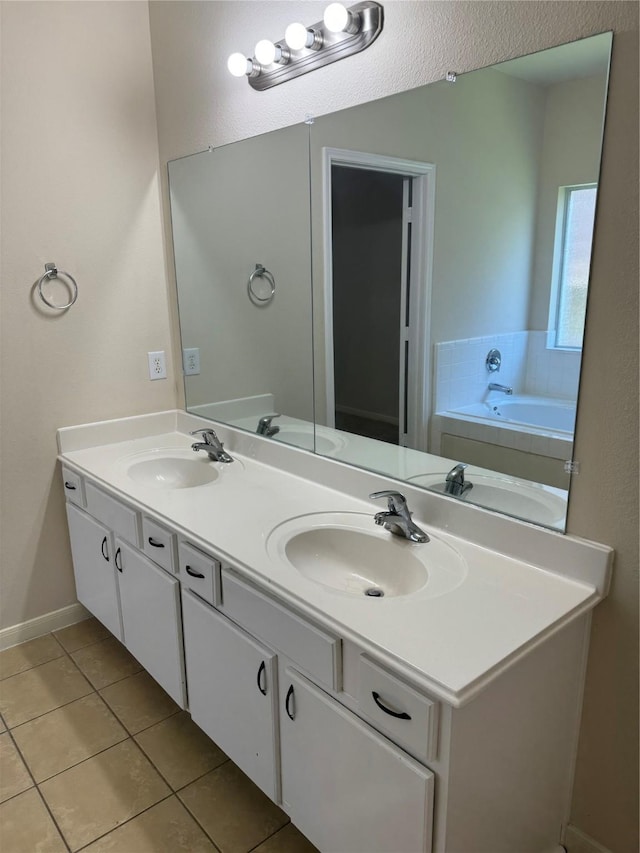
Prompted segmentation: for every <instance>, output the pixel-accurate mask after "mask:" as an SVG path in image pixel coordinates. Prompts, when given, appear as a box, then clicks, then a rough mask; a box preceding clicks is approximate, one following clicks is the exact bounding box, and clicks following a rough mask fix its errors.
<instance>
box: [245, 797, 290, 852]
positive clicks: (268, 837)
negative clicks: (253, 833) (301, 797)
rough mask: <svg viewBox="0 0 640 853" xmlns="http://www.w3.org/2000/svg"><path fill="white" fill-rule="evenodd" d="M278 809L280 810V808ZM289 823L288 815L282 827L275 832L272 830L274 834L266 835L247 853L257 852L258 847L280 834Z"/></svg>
mask: <svg viewBox="0 0 640 853" xmlns="http://www.w3.org/2000/svg"><path fill="white" fill-rule="evenodd" d="M276 805H277V804H276ZM278 808H280V806H279V807H278ZM285 814H287V813H286V812H285ZM290 823H291V818H290V817H289V815H287V821H286V823H283V824H282V826H279V827H278V828H277V829H276V830H274V832H272V833H270V834H269V835H267V837H266V838H263V839H262V841H259V842H258V843H257V844H256V845H255V846H254V847H252V848H251V849H250V850H248V851H247V853H253V851H254V850H257V849H258V847H260V845H262V844H264V843H265V842H266V841H268V840H269V839H270V838H273V836H274V835H277V834H278V833H279V832H282V830H283V829H284V828H285V826H289V824H290Z"/></svg>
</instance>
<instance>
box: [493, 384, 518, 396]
mask: <svg viewBox="0 0 640 853" xmlns="http://www.w3.org/2000/svg"><path fill="white" fill-rule="evenodd" d="M489 391H502V393H503V394H509V395H511V394H513V388H512V387H511V385H500V383H499V382H490V383H489Z"/></svg>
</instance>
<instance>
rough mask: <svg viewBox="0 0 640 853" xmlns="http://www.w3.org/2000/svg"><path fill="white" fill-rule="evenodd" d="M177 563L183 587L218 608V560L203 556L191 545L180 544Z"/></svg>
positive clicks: (206, 555)
mask: <svg viewBox="0 0 640 853" xmlns="http://www.w3.org/2000/svg"><path fill="white" fill-rule="evenodd" d="M178 562H179V564H180V580H181V581H182V584H183V586H185V587H187V588H188V589H190V590H191V591H192V592H195V594H196V595H198V596H200V598H204V600H205V601H208V602H209V603H210V604H213V605H215V606H216V607H218V606H219V605H220V603H221V601H222V595H221V591H220V562H219V560H216V559H215V557H210V556H209V555H208V554H203V553H202V551H198V549H197V548H194V547H193V545H188V544H187V543H186V542H181V543H180V544H179V546H178Z"/></svg>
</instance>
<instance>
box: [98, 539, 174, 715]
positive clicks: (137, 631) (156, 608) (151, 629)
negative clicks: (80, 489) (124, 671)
mask: <svg viewBox="0 0 640 853" xmlns="http://www.w3.org/2000/svg"><path fill="white" fill-rule="evenodd" d="M114 563H115V567H116V569H117V571H118V573H119V576H118V586H119V590H120V607H121V612H122V627H123V633H124V642H125V645H126V647H127V649H128V650H129V651H130V652H131V654H132V655H133V656H134V657H135V658H136V660H138V661H139V662H140V663H141V664H142V666H143V667H144V668H145V669H146V670H147V672H148V673H149V675H151V676H152V677H153V678H155V680H156V681H157V682H158V684H159V685H160V686H161V687H162V688H164V690H166V692H167V693H168V694H169V696H171V698H172V699H173V700H174V701H175V702H177V703H178V705H180V706H181V707H182V708H184V707H185V704H186V695H185V678H184V663H183V651H182V630H181V620H180V583H179V581H178V580H177V578H175V577H171V576H170V575H168V574H167V573H166V572H165V571H163V570H162V569H160V568H158V567H157V566H155V565H154V564H153V563H152V562H151V560H149V558H148V557H145V555H144V554H142V553H141V552H140V551H138V550H137V549H135V548H132V547H131V545H128V544H127V543H126V542H124V541H123V540H120V539H117V538H116V540H115V553H114Z"/></svg>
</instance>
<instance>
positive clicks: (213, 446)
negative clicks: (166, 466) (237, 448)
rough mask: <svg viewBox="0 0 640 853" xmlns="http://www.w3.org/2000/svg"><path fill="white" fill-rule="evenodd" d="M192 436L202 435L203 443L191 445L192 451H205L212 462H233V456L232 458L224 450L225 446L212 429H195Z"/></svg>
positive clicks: (197, 442) (198, 442)
mask: <svg viewBox="0 0 640 853" xmlns="http://www.w3.org/2000/svg"><path fill="white" fill-rule="evenodd" d="M189 434H190V435H201V436H202V441H196V443H195V444H192V445H191V449H192V450H195V451H196V452H197V451H198V450H204V452H205V453H206V454H207V455H208V457H209V459H210V460H211V461H212V462H233V456H230V455H229V454H228V453H227V451H226V450H225V449H224V445H223V444H222V442H221V441H220V439H219V438H218V436H217V435H216V433H215V430H212V429H194V430H193V432H191V433H189Z"/></svg>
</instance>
